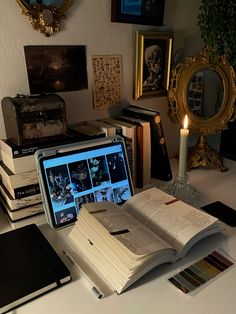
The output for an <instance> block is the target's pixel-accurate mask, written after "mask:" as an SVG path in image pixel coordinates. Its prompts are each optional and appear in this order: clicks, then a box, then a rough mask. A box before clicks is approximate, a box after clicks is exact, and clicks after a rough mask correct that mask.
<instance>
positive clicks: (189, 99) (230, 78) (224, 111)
mask: <svg viewBox="0 0 236 314" xmlns="http://www.w3.org/2000/svg"><path fill="white" fill-rule="evenodd" d="M235 96H236V87H235V73H234V70H233V67H231V66H230V64H229V63H228V62H227V60H226V59H225V58H224V57H222V58H221V59H220V60H219V62H217V64H215V65H213V64H211V63H210V62H209V58H208V55H207V51H206V50H203V51H202V52H201V53H200V54H199V55H197V56H192V57H188V58H186V61H185V63H183V64H178V65H177V66H176V67H175V68H174V69H173V71H172V77H171V83H170V88H169V90H168V100H169V112H168V113H169V116H170V118H171V120H172V121H173V122H180V123H182V121H183V119H184V116H185V115H186V114H187V115H188V120H189V129H190V133H192V134H193V133H196V134H199V139H198V142H197V145H196V146H195V147H193V148H190V149H189V151H188V170H191V169H192V168H197V167H207V168H217V169H219V170H220V171H226V170H227V168H226V167H225V166H224V165H223V162H222V160H221V158H220V156H219V154H218V152H216V151H215V150H213V149H211V148H210V147H209V146H208V144H207V142H206V139H205V135H208V134H213V133H217V132H220V131H221V130H222V129H225V128H227V122H228V121H229V120H230V119H232V118H233V117H234V116H235V114H236V110H235Z"/></svg>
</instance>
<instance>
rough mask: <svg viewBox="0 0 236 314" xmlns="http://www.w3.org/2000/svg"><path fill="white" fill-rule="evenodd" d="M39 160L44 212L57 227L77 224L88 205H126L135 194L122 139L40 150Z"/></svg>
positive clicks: (93, 141) (91, 141)
mask: <svg viewBox="0 0 236 314" xmlns="http://www.w3.org/2000/svg"><path fill="white" fill-rule="evenodd" d="M35 158H36V166H37V173H38V177H39V186H40V190H41V193H42V200H43V206H44V211H45V213H46V217H47V221H48V223H49V224H50V225H51V226H52V227H53V228H61V227H65V226H67V225H69V224H72V223H74V222H75V221H76V220H77V215H78V214H79V211H80V208H81V206H82V204H83V203H85V202H100V201H104V200H107V201H112V202H114V203H117V204H122V203H124V202H125V201H126V200H128V199H129V198H130V197H131V196H132V195H133V185H132V180H131V175H130V171H129V166H128V161H127V155H126V149H125V144H124V141H123V139H122V138H121V137H119V136H116V137H112V138H101V139H97V140H90V141H85V142H80V143H76V144H69V145H64V146H56V147H50V148H45V149H40V150H38V151H37V152H36V153H35Z"/></svg>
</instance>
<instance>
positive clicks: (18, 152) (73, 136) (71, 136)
mask: <svg viewBox="0 0 236 314" xmlns="http://www.w3.org/2000/svg"><path fill="white" fill-rule="evenodd" d="M84 140H87V138H86V137H85V136H84V135H83V134H82V133H80V132H77V131H76V130H73V129H71V128H68V136H66V137H63V136H62V137H61V138H57V139H56V142H55V140H54V141H48V142H42V143H39V142H38V143H32V144H31V145H30V144H26V145H16V144H14V143H10V142H9V141H7V140H0V149H1V151H4V152H5V153H6V154H7V155H8V156H9V157H11V158H20V157H25V156H29V155H34V153H35V152H36V151H37V150H38V149H41V148H47V147H50V146H55V145H64V144H70V143H73V142H79V141H84Z"/></svg>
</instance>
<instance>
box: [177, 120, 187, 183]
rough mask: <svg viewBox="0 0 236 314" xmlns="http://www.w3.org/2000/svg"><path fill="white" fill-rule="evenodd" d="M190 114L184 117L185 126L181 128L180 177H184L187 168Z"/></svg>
mask: <svg viewBox="0 0 236 314" xmlns="http://www.w3.org/2000/svg"><path fill="white" fill-rule="evenodd" d="M188 135H189V129H188V116H187V115H185V118H184V128H183V129H180V143H179V177H181V178H184V177H185V175H186V170H187V147H188Z"/></svg>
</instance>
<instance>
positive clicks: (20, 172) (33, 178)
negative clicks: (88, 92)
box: [0, 131, 87, 227]
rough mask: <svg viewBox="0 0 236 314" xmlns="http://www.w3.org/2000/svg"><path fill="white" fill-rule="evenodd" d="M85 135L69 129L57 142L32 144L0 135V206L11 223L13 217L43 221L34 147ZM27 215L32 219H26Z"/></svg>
mask: <svg viewBox="0 0 236 314" xmlns="http://www.w3.org/2000/svg"><path fill="white" fill-rule="evenodd" d="M85 139H87V137H85V136H84V135H82V134H81V133H78V132H75V131H73V132H72V131H71V133H70V135H69V136H68V137H67V138H63V139H62V140H58V142H57V143H55V142H54V143H52V142H51V143H50V142H47V143H40V142H35V143H34V144H26V145H16V144H14V143H12V142H11V141H10V140H9V139H0V150H1V155H2V160H1V161H0V176H1V181H0V203H1V204H0V207H2V208H3V209H4V211H5V212H6V214H7V218H8V220H9V222H10V224H11V225H12V227H14V225H13V224H16V221H17V222H18V221H19V220H22V219H23V218H24V219H25V218H27V221H29V220H30V222H34V223H38V222H41V221H42V216H43V217H44V215H43V205H42V198H41V194H40V189H39V183H38V176H37V171H36V163H35V157H34V153H35V152H36V150H38V149H40V148H43V147H49V146H55V145H62V144H69V143H74V142H78V141H82V140H85ZM39 214H40V215H39ZM39 216H40V217H39ZM30 217H32V219H29V218H30ZM33 217H34V218H33ZM25 223H26V221H25Z"/></svg>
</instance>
